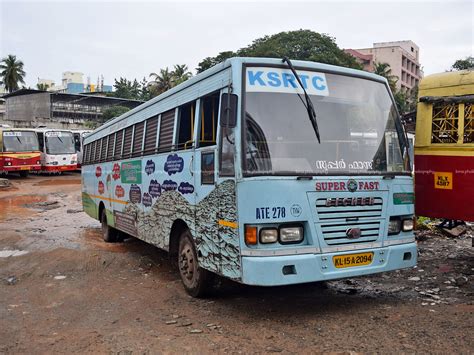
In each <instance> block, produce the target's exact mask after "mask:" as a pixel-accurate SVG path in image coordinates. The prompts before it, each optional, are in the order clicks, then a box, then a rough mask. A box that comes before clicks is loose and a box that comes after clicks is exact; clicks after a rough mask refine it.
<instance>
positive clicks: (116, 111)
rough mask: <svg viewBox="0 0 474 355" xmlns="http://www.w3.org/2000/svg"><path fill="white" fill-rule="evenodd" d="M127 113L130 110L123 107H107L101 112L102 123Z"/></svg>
mask: <svg viewBox="0 0 474 355" xmlns="http://www.w3.org/2000/svg"><path fill="white" fill-rule="evenodd" d="M127 111H130V109H129V108H128V107H125V106H112V107H109V108H107V109H105V110H104V111H103V112H102V122H105V121H108V120H110V119H112V118H114V117H118V116H120V115H122V114H124V113H125V112H127Z"/></svg>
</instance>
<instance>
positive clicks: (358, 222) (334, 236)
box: [316, 197, 383, 245]
mask: <svg viewBox="0 0 474 355" xmlns="http://www.w3.org/2000/svg"><path fill="white" fill-rule="evenodd" d="M326 201H327V199H325V198H320V199H317V200H316V211H317V213H318V219H319V226H320V231H321V232H322V235H323V238H324V241H325V242H326V244H327V245H343V244H356V243H368V242H374V241H376V240H377V239H378V238H379V236H380V235H381V230H380V229H381V217H382V208H383V200H382V198H380V197H375V198H374V199H373V204H370V205H365V206H327V204H326ZM353 228H358V229H360V236H359V237H357V238H349V237H348V231H349V230H350V229H353Z"/></svg>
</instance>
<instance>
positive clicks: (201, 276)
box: [82, 58, 417, 297]
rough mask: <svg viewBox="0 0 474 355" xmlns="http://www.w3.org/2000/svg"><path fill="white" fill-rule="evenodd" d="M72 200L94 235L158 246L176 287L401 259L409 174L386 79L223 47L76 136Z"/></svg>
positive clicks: (352, 268)
mask: <svg viewBox="0 0 474 355" xmlns="http://www.w3.org/2000/svg"><path fill="white" fill-rule="evenodd" d="M84 143H85V153H84V166H83V170H82V171H83V175H82V176H83V188H82V199H83V205H84V210H85V211H86V212H87V213H88V214H89V215H90V216H91V217H93V218H96V219H98V220H100V221H101V222H102V229H103V234H104V239H105V241H107V242H113V241H117V240H118V239H120V237H121V236H122V235H123V234H124V233H126V234H129V235H132V236H135V237H137V238H139V239H141V240H144V241H145V242H148V243H150V244H153V245H155V246H157V247H159V248H162V249H164V250H166V251H168V252H169V254H170V256H171V258H172V260H174V261H176V263H177V264H178V268H179V273H180V276H181V279H182V282H183V285H184V288H185V289H186V291H187V292H188V293H189V294H190V295H192V296H195V297H201V296H204V295H205V294H206V292H207V291H208V290H209V287H210V286H211V284H212V279H213V276H215V275H220V276H223V277H226V278H229V279H232V280H235V281H237V282H240V283H243V284H249V285H260V286H274V285H288V284H296V283H305V282H313V281H322V280H332V279H340V278H347V277H355V276H360V275H367V274H373V273H378V272H384V271H390V270H396V269H401V268H407V267H412V266H414V265H415V264H416V260H417V249H416V243H415V239H414V234H413V222H412V221H413V213H414V207H413V181H412V177H411V175H410V162H409V158H408V151H407V139H406V134H405V133H404V130H403V127H402V125H401V123H400V118H399V115H398V113H397V110H396V108H395V104H394V100H393V97H392V95H391V93H390V90H389V87H388V84H387V81H386V80H385V79H384V78H382V77H380V76H377V75H374V74H371V73H367V72H364V71H358V70H353V69H347V68H341V67H336V66H331V65H325V64H320V63H313V62H305V61H294V62H292V61H290V60H288V59H286V58H285V59H268V58H232V59H228V60H226V61H225V62H223V63H220V64H218V65H216V66H214V67H212V68H211V69H209V70H207V71H205V72H203V73H201V74H199V75H197V76H195V77H193V78H191V79H190V80H188V81H186V82H184V83H182V84H181V85H179V86H177V87H175V88H173V89H171V90H169V91H167V92H165V93H163V94H161V95H160V96H158V97H156V98H154V99H152V100H150V101H148V102H146V103H144V104H142V105H141V106H139V107H137V108H135V109H133V110H131V111H129V112H127V113H125V114H123V115H122V116H120V117H117V118H115V119H113V120H111V121H109V122H107V123H105V124H104V125H103V126H101V127H100V128H98V129H97V130H95V131H94V132H93V133H91V134H90V135H88V136H87V137H86V138H85V142H84Z"/></svg>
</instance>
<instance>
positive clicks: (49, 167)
mask: <svg viewBox="0 0 474 355" xmlns="http://www.w3.org/2000/svg"><path fill="white" fill-rule="evenodd" d="M35 131H36V134H37V136H38V141H39V145H40V150H41V172H47V173H61V172H63V171H74V170H76V169H77V153H76V148H75V147H74V136H73V134H72V132H71V131H68V130H63V129H54V128H37V129H36V130H35Z"/></svg>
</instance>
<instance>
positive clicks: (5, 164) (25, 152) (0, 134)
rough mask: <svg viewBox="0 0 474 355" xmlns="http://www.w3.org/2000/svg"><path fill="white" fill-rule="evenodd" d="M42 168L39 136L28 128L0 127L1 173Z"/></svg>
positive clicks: (25, 172)
mask: <svg viewBox="0 0 474 355" xmlns="http://www.w3.org/2000/svg"><path fill="white" fill-rule="evenodd" d="M40 169H41V162H40V151H39V145H38V138H37V137H36V134H35V132H34V131H33V130H29V129H26V128H0V174H9V173H19V174H20V176H21V177H26V176H28V174H29V172H30V171H38V170H40Z"/></svg>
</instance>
